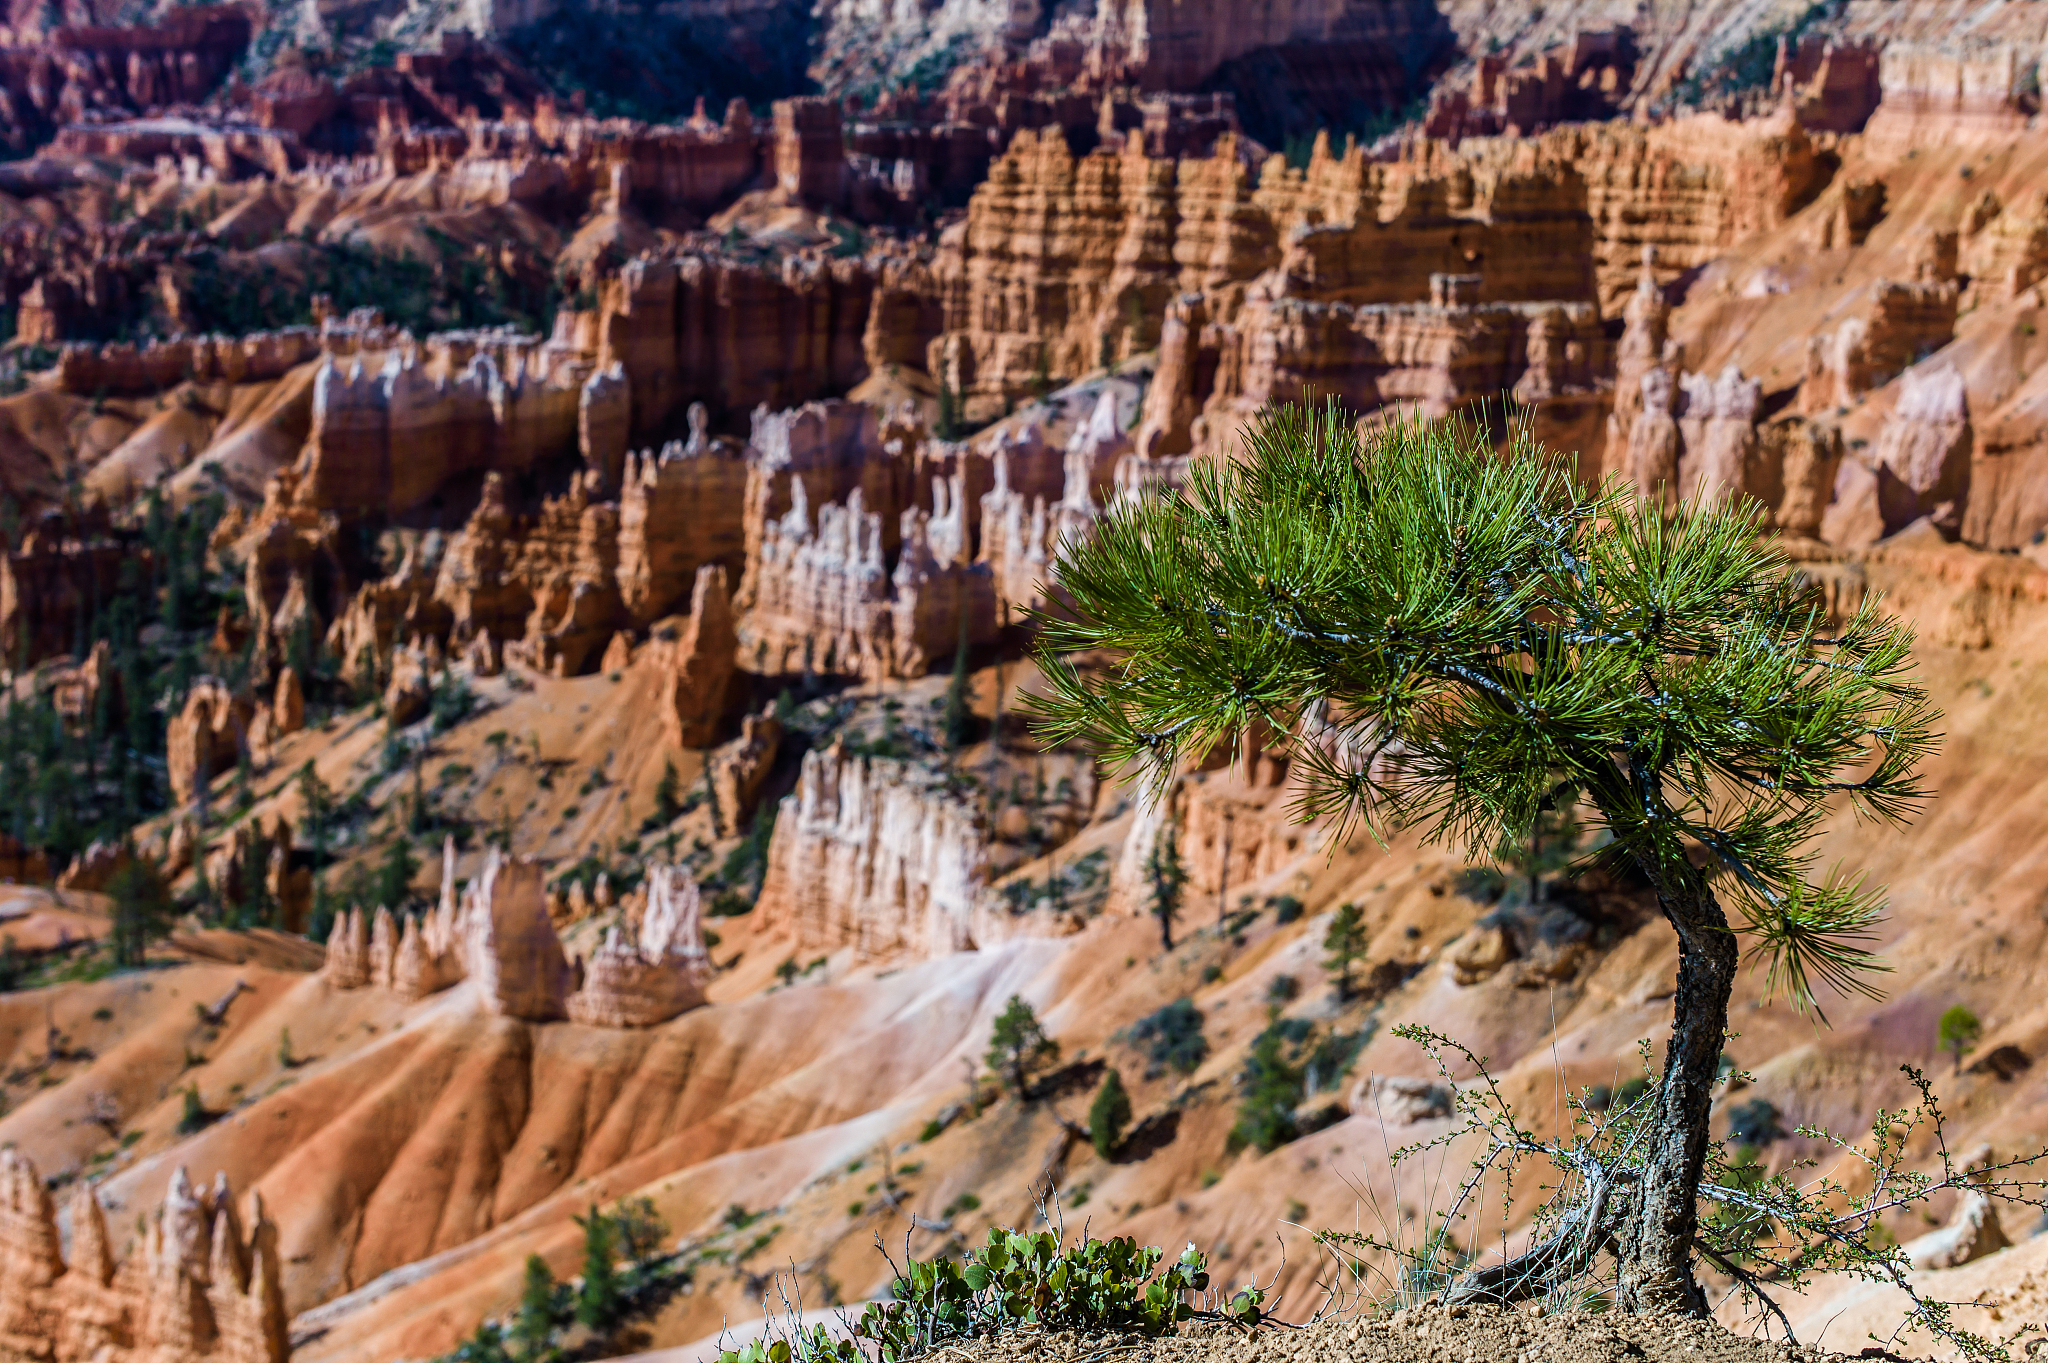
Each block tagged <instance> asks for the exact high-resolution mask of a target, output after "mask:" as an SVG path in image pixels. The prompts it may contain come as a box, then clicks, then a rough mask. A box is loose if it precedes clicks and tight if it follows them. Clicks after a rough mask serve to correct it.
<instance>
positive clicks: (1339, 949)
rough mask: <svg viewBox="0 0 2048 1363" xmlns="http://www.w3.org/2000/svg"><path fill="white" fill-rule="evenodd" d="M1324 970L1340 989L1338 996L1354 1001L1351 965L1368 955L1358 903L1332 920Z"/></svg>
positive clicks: (1326, 935)
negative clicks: (1366, 953) (1352, 996)
mask: <svg viewBox="0 0 2048 1363" xmlns="http://www.w3.org/2000/svg"><path fill="white" fill-rule="evenodd" d="M1323 950H1324V951H1325V952H1326V953H1328V954H1327V955H1325V956H1324V957H1323V969H1325V970H1327V971H1329V972H1330V975H1331V977H1332V982H1333V983H1335V984H1336V986H1337V997H1338V999H1339V1000H1341V1001H1343V1002H1347V1003H1348V1002H1350V1000H1351V966H1352V964H1353V963H1354V962H1355V961H1357V960H1358V958H1359V957H1361V956H1363V955H1365V919H1364V917H1363V916H1362V915H1361V914H1360V913H1359V912H1358V906H1357V905H1356V904H1346V905H1344V906H1342V907H1341V908H1339V909H1338V910H1337V912H1336V913H1335V914H1333V915H1332V916H1331V918H1330V930H1329V931H1328V932H1326V933H1324V934H1323Z"/></svg>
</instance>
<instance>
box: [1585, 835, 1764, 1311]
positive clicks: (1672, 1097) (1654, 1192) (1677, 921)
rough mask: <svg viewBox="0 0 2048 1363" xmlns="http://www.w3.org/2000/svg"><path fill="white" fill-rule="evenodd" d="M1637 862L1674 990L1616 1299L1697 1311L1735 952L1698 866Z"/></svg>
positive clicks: (1618, 1237)
mask: <svg viewBox="0 0 2048 1363" xmlns="http://www.w3.org/2000/svg"><path fill="white" fill-rule="evenodd" d="M1644 870H1645V871H1647V872H1649V874H1650V876H1651V879H1652V881H1653V883H1655V884H1656V887H1657V902H1658V905H1659V907H1661V908H1662V909H1663V910H1664V916H1665V918H1667V919H1669V920H1670V922H1671V926H1672V927H1673V929H1675V930H1676V931H1677V933H1678V992H1677V995H1676V996H1675V997H1674V999H1673V1000H1672V1019H1671V1040H1670V1042H1669V1044H1668V1046H1667V1047H1666V1050H1665V1053H1664V1075H1663V1078H1662V1079H1661V1080H1660V1081H1659V1083H1658V1086H1657V1110H1656V1113H1655V1114H1654V1116H1653V1117H1652V1119H1651V1120H1652V1128H1651V1133H1652V1134H1651V1138H1650V1143H1649V1153H1648V1158H1647V1159H1646V1160H1645V1161H1644V1165H1643V1169H1642V1180H1641V1182H1640V1183H1639V1184H1638V1185H1637V1187H1636V1189H1635V1192H1634V1196H1632V1197H1630V1198H1628V1199H1626V1200H1625V1202H1624V1203H1623V1204H1622V1205H1623V1207H1624V1209H1625V1210H1624V1214H1623V1216H1622V1219H1621V1221H1620V1224H1618V1225H1617V1226H1616V1227H1615V1234H1614V1248H1615V1253H1616V1256H1617V1257H1618V1258H1619V1260H1620V1262H1621V1272H1620V1282H1619V1287H1620V1295H1621V1301H1620V1305H1621V1307H1622V1309H1623V1310H1628V1311H1643V1312H1654V1311H1684V1312H1688V1313H1691V1314H1695V1315H1704V1314H1706V1310H1707V1302H1706V1297H1705V1296H1704V1295H1703V1294H1702V1293H1701V1291H1700V1288H1699V1284H1698V1283H1696V1282H1695V1281H1694V1280H1693V1276H1692V1257H1693V1254H1692V1245H1693V1233H1694V1231H1695V1229H1696V1228H1697V1225H1698V1222H1699V1186H1700V1176H1701V1174H1702V1172H1703V1170H1704V1168H1705V1165H1706V1157H1707V1140H1708V1131H1707V1123H1708V1118H1709V1116H1710V1115H1711V1109H1712V1106H1713V1093H1714V1084H1715V1081H1716V1080H1717V1079H1718V1078H1719V1074H1720V1063H1721V1040H1722V1038H1723V1037H1724V1036H1725V1035H1726V1034H1727V1031H1728V997H1729V995H1730V994H1731V993H1732V992H1733V991H1734V988H1735V967H1736V963H1737V959H1738V953H1737V950H1736V945H1735V934H1734V933H1732V932H1731V931H1729V928H1728V918H1727V915H1726V914H1724V913H1723V912H1722V911H1721V905H1720V903H1719V902H1718V901H1716V900H1715V898H1714V892H1713V891H1712V890H1711V889H1709V888H1708V886H1707V882H1706V877H1705V876H1704V875H1703V874H1702V873H1701V872H1699V871H1698V870H1696V869H1694V868H1693V867H1690V866H1686V867H1684V868H1683V869H1682V870H1680V871H1676V872H1673V871H1669V870H1667V869H1665V868H1659V867H1651V866H1645V867H1644Z"/></svg>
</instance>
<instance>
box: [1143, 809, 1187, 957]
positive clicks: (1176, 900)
mask: <svg viewBox="0 0 2048 1363" xmlns="http://www.w3.org/2000/svg"><path fill="white" fill-rule="evenodd" d="M1145 882H1146V884H1147V885H1149V886H1150V887H1151V891H1152V916H1153V917H1154V918H1156V919H1158V920H1159V944H1160V946H1161V947H1163V948H1164V949H1165V950H1167V951H1172V950H1173V921H1174V920H1175V919H1176V918H1178V917H1180V902H1181V897H1182V895H1183V894H1185V893H1186V890H1187V883H1188V868H1187V866H1186V864H1185V863H1184V862H1182V861H1181V859H1180V834H1179V831H1178V830H1177V829H1176V828H1175V827H1174V825H1173V823H1172V822H1171V821H1169V822H1168V823H1167V824H1166V826H1165V827H1164V828H1162V829H1160V830H1159V837H1158V838H1157V839H1156V840H1155V841H1154V842H1153V844H1152V850H1151V851H1150V852H1149V853H1147V854H1146V857H1145Z"/></svg>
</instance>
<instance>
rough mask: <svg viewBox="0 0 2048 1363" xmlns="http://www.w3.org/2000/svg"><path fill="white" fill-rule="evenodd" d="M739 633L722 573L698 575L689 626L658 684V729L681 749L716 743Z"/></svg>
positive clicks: (716, 569)
mask: <svg viewBox="0 0 2048 1363" xmlns="http://www.w3.org/2000/svg"><path fill="white" fill-rule="evenodd" d="M738 655H739V634H738V632H737V631H736V630H735V628H734V623H733V610H732V598H731V597H730V596H729V595H728V594H727V592H726V585H725V569H724V568H722V567H720V566H719V565H717V564H715V563H714V564H707V565H705V566H704V567H702V568H699V569H698V570H697V585H696V589H695V590H694V591H693V592H691V594H690V623H689V624H688V625H687V626H685V627H684V629H683V637H682V638H681V639H680V640H679V641H678V642H677V643H676V646H675V652H674V654H673V658H674V662H673V665H672V666H670V667H668V668H666V669H664V671H663V674H662V679H661V700H660V705H661V726H662V732H663V733H664V734H666V735H667V736H668V738H669V741H670V742H672V743H675V744H676V745H678V746H679V747H684V748H705V747H709V746H710V745H711V744H712V743H713V742H715V741H716V740H717V738H718V723H719V720H721V719H722V718H724V715H725V699H726V694H727V692H728V691H730V690H731V688H732V677H733V673H734V671H735V670H736V669H737V666H738Z"/></svg>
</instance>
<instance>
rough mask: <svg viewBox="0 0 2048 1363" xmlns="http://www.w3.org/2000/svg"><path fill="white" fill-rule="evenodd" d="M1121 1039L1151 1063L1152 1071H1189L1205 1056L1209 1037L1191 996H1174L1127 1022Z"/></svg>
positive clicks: (1199, 1066) (1205, 1057) (1194, 1069)
mask: <svg viewBox="0 0 2048 1363" xmlns="http://www.w3.org/2000/svg"><path fill="white" fill-rule="evenodd" d="M1122 1039H1123V1040H1126V1041H1129V1042H1130V1043H1131V1044H1132V1045H1134V1046H1136V1047H1138V1049H1139V1050H1140V1051H1141V1052H1142V1053H1143V1054H1144V1056H1145V1058H1146V1059H1147V1060H1149V1061H1151V1062H1152V1070H1153V1072H1154V1073H1163V1072H1164V1071H1166V1070H1173V1071H1174V1072H1175V1073H1177V1074H1193V1073H1194V1072H1195V1071H1196V1070H1198V1069H1200V1068H1201V1067H1202V1062H1203V1061H1204V1060H1207V1059H1208V1058H1209V1039H1208V1038H1207V1037H1205V1036H1203V1035H1202V1010H1201V1009H1199V1008H1197V1007H1195V1005H1194V1001H1193V1000H1192V999H1185V998H1182V999H1175V1000H1174V1001H1173V1002H1172V1003H1169V1004H1167V1005H1166V1006H1165V1007H1164V1008H1161V1009H1158V1010H1157V1011H1155V1012H1152V1013H1148V1014H1146V1015H1145V1016H1144V1017H1142V1018H1139V1019H1138V1020H1137V1021H1136V1022H1134V1023H1132V1024H1131V1026H1130V1028H1129V1029H1128V1030H1127V1031H1126V1032H1124V1033H1123V1037H1122Z"/></svg>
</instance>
